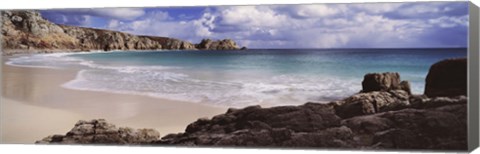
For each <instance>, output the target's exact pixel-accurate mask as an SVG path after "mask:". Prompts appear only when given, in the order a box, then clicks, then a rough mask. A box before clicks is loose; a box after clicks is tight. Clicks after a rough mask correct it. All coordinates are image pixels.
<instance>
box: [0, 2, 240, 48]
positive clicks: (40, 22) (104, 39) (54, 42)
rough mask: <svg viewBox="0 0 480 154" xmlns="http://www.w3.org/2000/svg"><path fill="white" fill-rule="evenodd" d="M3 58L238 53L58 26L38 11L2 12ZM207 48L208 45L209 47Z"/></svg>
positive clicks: (227, 44)
mask: <svg viewBox="0 0 480 154" xmlns="http://www.w3.org/2000/svg"><path fill="white" fill-rule="evenodd" d="M1 12H2V14H1V21H2V29H1V32H2V33H1V35H2V36H3V39H2V49H3V50H2V52H3V55H13V54H20V53H50V52H75V51H90V50H105V51H109V50H161V49H167V50H197V47H196V46H199V47H201V48H199V49H204V50H237V49H240V48H239V47H238V46H237V45H236V43H235V42H234V41H233V40H229V39H225V40H222V41H211V43H210V44H203V46H202V43H201V44H200V45H196V44H193V43H190V42H187V41H182V40H178V39H174V38H167V37H154V36H138V35H132V34H128V33H123V32H117V31H109V30H101V29H93V28H84V27H75V26H66V25H57V24H55V23H52V22H50V21H48V20H45V19H43V18H42V16H41V15H40V13H39V12H37V11H1ZM206 45H207V46H206Z"/></svg>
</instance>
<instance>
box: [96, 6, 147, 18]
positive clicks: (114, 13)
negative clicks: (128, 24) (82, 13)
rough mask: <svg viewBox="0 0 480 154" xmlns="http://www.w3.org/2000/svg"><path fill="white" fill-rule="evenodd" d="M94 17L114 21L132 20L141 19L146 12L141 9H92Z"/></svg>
mask: <svg viewBox="0 0 480 154" xmlns="http://www.w3.org/2000/svg"><path fill="white" fill-rule="evenodd" d="M90 11H91V12H92V15H95V16H101V17H108V18H114V19H123V20H132V19H135V18H138V17H141V16H143V15H144V14H145V11H144V10H143V9H141V8H102V9H90Z"/></svg>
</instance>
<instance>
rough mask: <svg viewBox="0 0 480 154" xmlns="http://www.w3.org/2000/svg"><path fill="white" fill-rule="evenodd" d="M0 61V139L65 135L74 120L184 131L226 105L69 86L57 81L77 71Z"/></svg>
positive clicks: (14, 140) (10, 140)
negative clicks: (216, 105) (211, 104)
mask: <svg viewBox="0 0 480 154" xmlns="http://www.w3.org/2000/svg"><path fill="white" fill-rule="evenodd" d="M3 60H4V61H3V62H2V63H3V64H2V74H1V75H2V98H1V104H0V105H1V106H0V107H1V119H0V120H1V121H0V122H1V125H0V131H1V143H34V142H35V141H37V140H40V139H42V138H43V137H47V136H49V135H53V134H65V133H66V132H68V131H69V130H70V129H71V128H72V127H73V126H74V124H75V123H76V122H77V121H78V120H90V119H96V118H104V119H106V120H107V121H108V122H111V123H113V124H115V125H116V126H117V127H126V126H128V127H132V128H154V129H156V130H158V131H159V132H160V134H161V136H164V135H166V134H169V133H178V132H183V131H184V130H185V128H186V126H187V125H188V124H189V123H191V122H194V121H195V120H197V119H198V118H202V117H207V118H211V117H212V116H214V115H217V114H220V113H224V112H226V110H227V109H226V108H219V107H212V106H206V105H201V104H196V103H190V102H181V101H172V100H166V99H159V98H153V97H148V96H140V95H130V94H113V93H107V92H93V91H80V90H70V89H65V88H63V87H61V85H62V84H64V83H66V82H68V81H70V80H72V79H74V78H75V76H76V73H77V71H78V70H65V69H63V70H61V69H47V68H27V67H16V66H9V65H5V64H4V62H5V59H3Z"/></svg>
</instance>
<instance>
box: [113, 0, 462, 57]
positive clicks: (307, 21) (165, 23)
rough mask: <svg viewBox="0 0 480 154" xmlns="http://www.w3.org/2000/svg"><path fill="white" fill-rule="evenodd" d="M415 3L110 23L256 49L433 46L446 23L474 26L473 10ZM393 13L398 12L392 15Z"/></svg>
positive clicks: (220, 12)
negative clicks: (470, 14)
mask: <svg viewBox="0 0 480 154" xmlns="http://www.w3.org/2000/svg"><path fill="white" fill-rule="evenodd" d="M409 5H410V6H409ZM409 5H406V4H405V3H373V4H325V5H295V6H278V5H274V6H228V7H217V8H215V9H214V10H210V9H206V10H205V11H204V12H203V13H202V15H201V16H200V17H199V18H197V19H185V18H179V19H176V20H175V19H174V17H171V16H169V14H168V13H167V12H161V11H158V12H156V13H155V12H154V13H147V14H145V16H143V17H142V18H141V19H136V20H133V21H128V22H121V21H118V20H112V21H110V23H109V24H108V27H109V28H112V29H116V30H122V31H127V32H131V33H135V34H142V35H158V36H167V37H174V38H179V39H184V40H189V41H191V42H194V43H195V42H199V41H200V40H201V39H202V38H213V39H224V38H232V39H235V40H236V41H237V43H238V44H239V45H240V46H248V47H250V48H342V47H430V46H432V45H438V44H441V43H438V42H435V40H436V38H428V36H432V35H435V37H442V36H440V34H439V35H438V36H437V34H435V32H437V31H438V32H441V28H452V27H457V26H460V27H461V28H462V27H463V28H466V27H467V26H468V15H463V16H448V15H445V12H446V11H451V10H454V9H455V8H450V7H446V5H444V4H442V5H426V4H425V3H419V4H417V3H409ZM426 6H430V7H434V8H426ZM413 8H415V9H420V8H422V9H425V10H415V9H413ZM399 9H402V11H399ZM456 9H457V10H458V8H456ZM403 11H405V12H403ZM392 12H393V13H397V14H393V15H392V14H391V13H392ZM402 12H403V14H402V15H405V16H406V15H408V16H412V15H413V14H419V13H420V14H429V13H431V14H432V15H429V16H419V18H410V17H409V18H392V16H395V15H398V13H402ZM389 13H390V14H389ZM440 15H442V16H440ZM425 18H426V19H425ZM465 35H466V34H465ZM425 42H427V43H425Z"/></svg>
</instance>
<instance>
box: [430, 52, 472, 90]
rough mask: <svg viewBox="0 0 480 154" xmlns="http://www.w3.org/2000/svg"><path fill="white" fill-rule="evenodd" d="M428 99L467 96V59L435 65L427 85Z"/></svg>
mask: <svg viewBox="0 0 480 154" xmlns="http://www.w3.org/2000/svg"><path fill="white" fill-rule="evenodd" d="M425 95H427V96H428V97H439V96H446V97H452V96H459V95H465V96H466V95H467V59H466V58H459V59H447V60H442V61H440V62H437V63H435V64H433V65H432V66H431V67H430V70H429V71H428V75H427V78H426V84H425Z"/></svg>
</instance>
